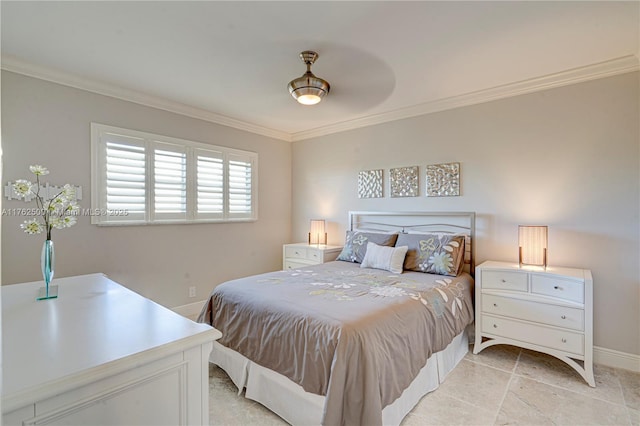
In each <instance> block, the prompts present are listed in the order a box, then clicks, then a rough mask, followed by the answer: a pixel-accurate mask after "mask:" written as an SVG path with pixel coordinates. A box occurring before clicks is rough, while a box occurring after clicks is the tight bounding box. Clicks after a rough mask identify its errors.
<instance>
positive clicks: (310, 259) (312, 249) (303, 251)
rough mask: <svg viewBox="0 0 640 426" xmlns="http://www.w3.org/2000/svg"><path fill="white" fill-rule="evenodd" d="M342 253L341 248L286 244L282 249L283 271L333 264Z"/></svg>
mask: <svg viewBox="0 0 640 426" xmlns="http://www.w3.org/2000/svg"><path fill="white" fill-rule="evenodd" d="M341 251H342V247H341V246H327V245H315V244H311V245H310V244H307V243H295V244H285V245H284V246H283V247H282V269H297V268H304V267H305V266H309V265H319V264H321V263H325V262H331V261H332V260H336V257H338V255H339V254H340V252H341Z"/></svg>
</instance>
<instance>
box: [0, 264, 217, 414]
mask: <svg viewBox="0 0 640 426" xmlns="http://www.w3.org/2000/svg"><path fill="white" fill-rule="evenodd" d="M54 282H55V284H56V285H58V287H59V296H58V298H57V299H51V300H43V301H36V295H37V293H38V288H39V287H42V281H40V282H32V283H25V284H15V285H7V286H2V289H1V290H2V291H1V293H2V339H3V342H2V343H3V348H2V349H3V358H2V363H3V365H2V367H3V371H2V421H1V422H0V423H2V424H3V425H5V426H12V425H22V426H24V425H36V424H37V425H40V424H48V425H104V426H106V425H111V426H115V425H127V426H128V425H178V424H179V425H193V426H196V425H203V424H209V363H208V360H209V354H210V353H211V348H212V346H213V341H214V340H216V339H218V338H220V336H221V335H222V334H221V333H220V332H219V331H218V330H216V329H214V328H211V327H210V326H208V325H206V324H196V323H195V322H193V321H190V320H188V319H186V318H184V317H182V316H180V315H178V314H176V313H175V312H172V311H170V310H169V309H166V308H164V307H162V306H160V305H158V304H156V303H154V302H152V301H151V300H148V299H146V298H144V297H142V296H140V295H139V294H136V293H134V292H133V291H131V290H129V289H127V288H125V287H123V286H121V285H119V284H117V283H115V282H113V281H111V280H110V279H108V278H107V277H106V276H104V275H102V274H91V275H82V276H77V277H68V278H57V279H56V280H55V281H54Z"/></svg>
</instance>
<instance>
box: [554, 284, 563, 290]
mask: <svg viewBox="0 0 640 426" xmlns="http://www.w3.org/2000/svg"><path fill="white" fill-rule="evenodd" d="M553 288H555V289H556V290H562V287H560V286H559V285H554V286H553Z"/></svg>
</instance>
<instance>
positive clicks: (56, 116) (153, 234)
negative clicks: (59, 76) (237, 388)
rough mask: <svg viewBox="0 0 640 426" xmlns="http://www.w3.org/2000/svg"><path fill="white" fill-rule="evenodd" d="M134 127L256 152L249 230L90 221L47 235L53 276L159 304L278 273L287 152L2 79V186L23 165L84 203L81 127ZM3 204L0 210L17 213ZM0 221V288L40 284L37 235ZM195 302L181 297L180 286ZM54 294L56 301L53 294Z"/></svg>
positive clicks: (51, 87) (211, 128) (105, 101)
mask: <svg viewBox="0 0 640 426" xmlns="http://www.w3.org/2000/svg"><path fill="white" fill-rule="evenodd" d="M92 121H94V122H99V123H103V124H108V125H113V126H117V127H124V128H129V129H135V130H141V131H145V132H150V133H156V134H161V135H166V136H172V137H176V138H181V139H188V140H193V141H198V142H204V143H211V144H216V145H221V146H228V147H233V148H238V149H244V150H249V151H254V152H257V153H258V154H259V177H258V179H259V187H258V188H259V196H258V198H259V219H258V221H257V222H253V223H237V224H197V225H196V224H189V225H154V226H131V227H98V226H95V225H91V224H90V218H89V217H80V219H79V223H78V224H77V225H76V226H74V227H72V228H69V229H64V230H61V231H57V230H54V231H53V240H54V243H55V245H56V273H55V276H56V277H63V276H69V275H78V274H86V273H92V272H104V273H106V274H107V275H108V276H110V277H111V278H112V279H114V280H115V281H118V282H120V283H121V284H124V285H126V286H127V287H129V288H131V289H132V290H134V291H136V292H138V293H140V294H142V295H144V296H146V297H149V298H151V299H153V300H155V301H157V302H158V303H161V304H164V305H166V306H170V307H173V306H178V305H182V304H187V303H191V302H195V301H199V300H203V299H205V298H206V296H207V294H208V293H209V292H210V291H211V289H212V288H213V287H214V285H216V284H219V283H221V282H224V281H226V280H228V279H231V278H235V277H240V276H246V275H250V274H255V273H260V272H264V271H270V270H276V269H279V268H280V267H281V265H282V260H281V257H282V255H281V253H282V248H281V247H282V244H283V243H285V242H287V241H288V240H289V239H290V232H291V146H290V144H289V143H288V142H283V141H279V140H274V139H270V138H267V137H264V136H259V135H255V134H252V133H248V132H243V131H240V130H235V129H231V128H229V127H225V126H219V125H216V124H212V123H209V122H205V121H202V120H197V119H192V118H189V117H185V116H181V115H178V114H173V113H170V112H166V111H161V110H158V109H154V108H149V107H145V106H141V105H138V104H134V103H130V102H125V101H122V100H118V99H114V98H110V97H106V96H101V95H97V94H94V93H89V92H86V91H82V90H77V89H72V88H69V87H65V86H61V85H58V84H53V83H49V82H45V81H43V80H38V79H34V78H29V77H25V76H22V75H19V74H14V73H10V72H3V73H2V124H3V126H2V148H3V150H4V170H3V175H2V183H3V185H5V184H6V183H7V181H9V180H11V181H14V180H15V179H19V178H31V174H30V172H29V170H28V166H29V165H30V164H42V165H45V166H46V167H48V168H49V170H50V171H51V174H50V175H49V176H48V178H49V179H46V180H48V181H50V182H51V183H52V184H55V183H57V184H63V183H67V182H68V183H74V184H77V185H81V186H82V189H83V200H82V201H81V202H80V204H81V206H82V207H84V208H88V207H90V206H91V202H90V200H91V198H90V197H91V192H90V189H91V187H90V184H91V170H90V147H91V144H90V123H91V122H92ZM25 206H26V205H25V203H24V202H18V201H6V199H5V200H4V201H3V203H2V207H3V208H13V207H25ZM22 220H24V218H23V217H9V216H5V217H3V220H2V283H3V284H12V283H18V282H24V281H34V280H41V279H42V276H41V273H40V272H39V269H40V260H39V257H40V248H41V246H42V243H43V241H44V237H43V235H37V236H29V235H26V234H24V233H23V232H22V231H21V230H20V229H19V224H20V223H21V222H22ZM189 286H196V287H197V297H196V298H193V299H190V298H188V297H187V296H188V287H189ZM61 297H62V295H61Z"/></svg>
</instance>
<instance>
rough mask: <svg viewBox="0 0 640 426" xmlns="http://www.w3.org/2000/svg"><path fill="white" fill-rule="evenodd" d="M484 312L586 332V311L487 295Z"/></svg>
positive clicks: (483, 297)
mask: <svg viewBox="0 0 640 426" xmlns="http://www.w3.org/2000/svg"><path fill="white" fill-rule="evenodd" d="M482 311H483V312H486V313H490V314H494V315H503V316H507V317H511V318H516V319H522V320H526V321H533V322H538V323H542V324H549V325H555V326H557V327H564V328H571V329H573V330H579V331H582V330H584V310H582V309H576V308H568V307H565V306H556V305H548V304H545V303H537V302H530V301H527V300H520V299H511V298H508V297H501V296H494V295H492V294H485V295H483V296H482Z"/></svg>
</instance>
